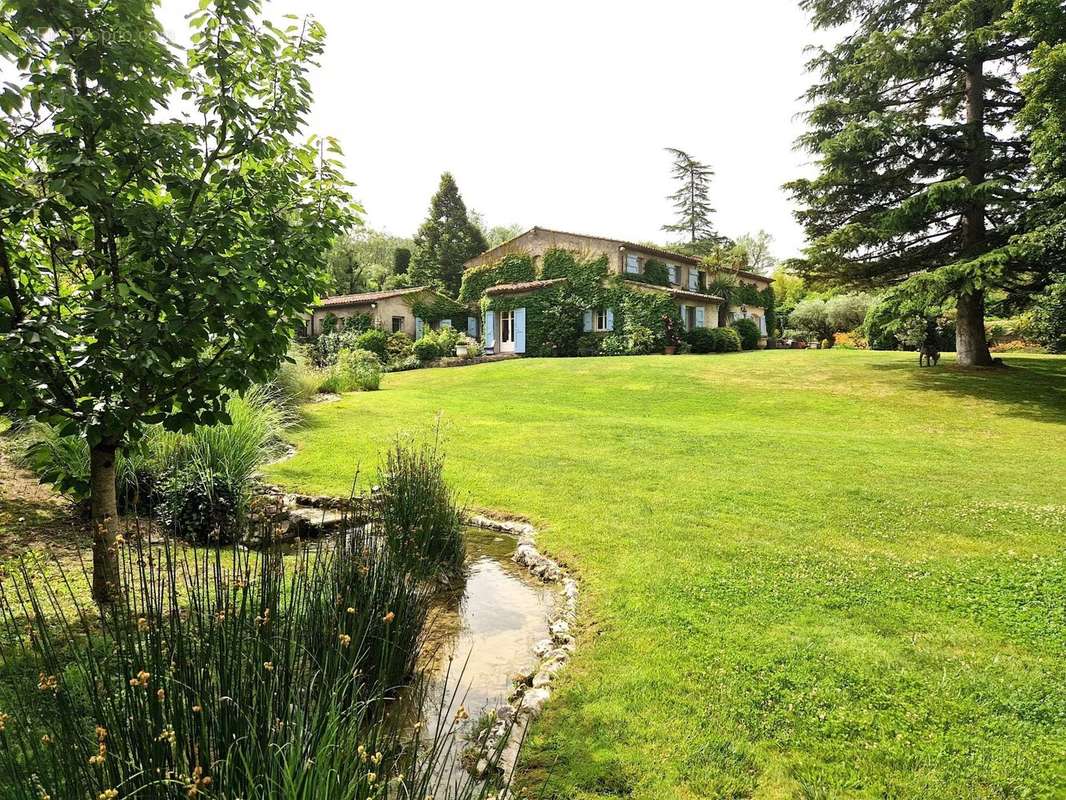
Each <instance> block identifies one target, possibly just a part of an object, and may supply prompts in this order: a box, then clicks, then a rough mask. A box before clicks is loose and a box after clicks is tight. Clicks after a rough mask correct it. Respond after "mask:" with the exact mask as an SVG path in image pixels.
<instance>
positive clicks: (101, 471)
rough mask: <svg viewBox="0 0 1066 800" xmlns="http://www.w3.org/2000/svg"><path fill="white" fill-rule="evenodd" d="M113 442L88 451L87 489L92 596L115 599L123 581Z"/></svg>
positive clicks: (99, 600)
mask: <svg viewBox="0 0 1066 800" xmlns="http://www.w3.org/2000/svg"><path fill="white" fill-rule="evenodd" d="M117 450H118V448H117V446H116V445H114V444H106V443H105V444H99V445H97V446H96V447H93V448H92V449H91V450H90V451H89V493H90V495H89V496H90V502H91V508H92V527H93V600H95V601H96V602H97V603H99V604H101V605H107V604H110V603H113V602H115V601H116V600H117V599H118V598H119V597H120V595H121V591H122V583H121V578H120V576H119V560H118V543H117V541H116V537H117V536H118V499H117V497H116V490H115V453H116V451H117Z"/></svg>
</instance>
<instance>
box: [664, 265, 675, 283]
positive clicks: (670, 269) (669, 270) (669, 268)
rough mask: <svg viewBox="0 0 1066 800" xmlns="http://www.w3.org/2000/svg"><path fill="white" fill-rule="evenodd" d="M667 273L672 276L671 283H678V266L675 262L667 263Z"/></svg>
mask: <svg viewBox="0 0 1066 800" xmlns="http://www.w3.org/2000/svg"><path fill="white" fill-rule="evenodd" d="M666 274H667V276H668V277H669V278H670V283H677V267H675V266H674V265H673V264H667V266H666Z"/></svg>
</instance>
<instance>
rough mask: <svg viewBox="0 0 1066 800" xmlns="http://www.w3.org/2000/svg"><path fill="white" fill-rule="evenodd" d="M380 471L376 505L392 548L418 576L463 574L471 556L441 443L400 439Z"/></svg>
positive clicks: (443, 578)
mask: <svg viewBox="0 0 1066 800" xmlns="http://www.w3.org/2000/svg"><path fill="white" fill-rule="evenodd" d="M378 472H379V480H380V484H381V485H380V488H379V490H378V492H377V493H376V494H375V496H374V505H375V508H376V511H377V517H378V518H379V519H381V521H382V522H381V525H382V529H383V531H384V534H385V539H386V541H387V542H388V543H389V547H390V549H391V550H392V552H393V553H395V554H396V556H397V557H398V558H402V559H403V560H404V561H405V563H407V564H408V565H409V567H410V569H412V570H413V571H414V572H415V573H416V574H419V575H423V576H429V577H434V578H437V579H439V580H441V581H444V582H450V581H453V580H455V579H457V578H459V577H460V576H461V575H462V571H463V562H464V560H465V558H466V545H465V544H464V541H463V532H462V522H463V513H462V509H461V508H460V507H459V504H458V502H457V501H456V497H455V493H454V492H453V491H452V490H451V488H450V487H449V486H448V485H447V483H446V482H445V480H444V454H443V452H442V451H441V449H440V446H439V442H438V441H437V440H434V441H432V442H426V443H422V444H420V445H419V444H416V443H414V442H411V441H408V440H405V439H402V438H400V439H397V440H396V441H395V442H394V443H393V446H392V447H391V448H390V450H389V451H388V453H387V454H386V456H385V459H384V461H383V463H382V465H381V467H380V469H379V470H378Z"/></svg>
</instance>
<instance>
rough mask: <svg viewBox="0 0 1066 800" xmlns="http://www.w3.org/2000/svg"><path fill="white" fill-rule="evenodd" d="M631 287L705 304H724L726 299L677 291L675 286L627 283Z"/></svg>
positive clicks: (700, 293) (639, 282)
mask: <svg viewBox="0 0 1066 800" xmlns="http://www.w3.org/2000/svg"><path fill="white" fill-rule="evenodd" d="M626 283H628V284H629V285H630V286H637V287H640V288H642V289H651V290H652V291H655V292H666V293H667V294H668V295H670V296H671V297H678V298H680V299H682V300H702V301H703V302H704V303H724V302H725V298H724V297H719V296H718V295H715V294H707V293H705V292H691V291H689V290H688V289H677V288H675V287H673V286H660V285H659V284H657V283H645V282H644V281H626Z"/></svg>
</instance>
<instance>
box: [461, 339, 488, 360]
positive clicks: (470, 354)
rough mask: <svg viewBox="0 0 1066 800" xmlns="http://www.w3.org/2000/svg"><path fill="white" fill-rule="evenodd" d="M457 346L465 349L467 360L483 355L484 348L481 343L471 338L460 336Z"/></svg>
mask: <svg viewBox="0 0 1066 800" xmlns="http://www.w3.org/2000/svg"><path fill="white" fill-rule="evenodd" d="M458 345H462V346H464V347H466V355H467V358H477V357H478V356H482V355H484V354H485V348H484V346H483V345H482V344H481V342H479V341H478V340H477V339H474V338H473V337H471V336H465V335H464V336H460V337H459V342H458ZM458 345H457V346H458Z"/></svg>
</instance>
